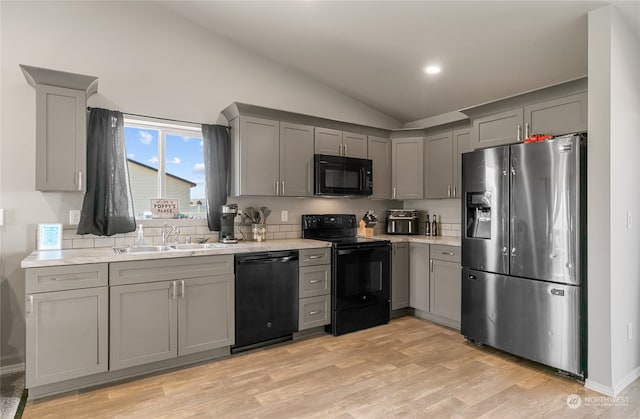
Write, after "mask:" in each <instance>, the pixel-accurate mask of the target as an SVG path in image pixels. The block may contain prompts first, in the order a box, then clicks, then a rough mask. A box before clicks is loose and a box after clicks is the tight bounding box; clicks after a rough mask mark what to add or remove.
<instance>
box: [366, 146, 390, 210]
mask: <svg viewBox="0 0 640 419" xmlns="http://www.w3.org/2000/svg"><path fill="white" fill-rule="evenodd" d="M367 153H368V154H367V155H368V159H370V160H372V161H373V194H372V195H371V198H373V199H391V140H389V139H388V138H379V137H372V136H369V139H368V144H367Z"/></svg>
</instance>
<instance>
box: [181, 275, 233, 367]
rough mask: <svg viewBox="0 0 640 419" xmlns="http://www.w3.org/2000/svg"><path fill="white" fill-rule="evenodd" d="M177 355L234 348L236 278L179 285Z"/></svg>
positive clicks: (209, 279) (213, 278)
mask: <svg viewBox="0 0 640 419" xmlns="http://www.w3.org/2000/svg"><path fill="white" fill-rule="evenodd" d="M176 282H177V283H178V286H179V290H178V355H180V356H181V355H188V354H192V353H195V352H201V351H206V350H209V349H215V348H221V347H224V346H231V345H233V344H234V336H235V329H234V322H233V317H234V301H235V296H234V276H233V275H218V276H211V277H206V278H192V279H184V280H181V281H176Z"/></svg>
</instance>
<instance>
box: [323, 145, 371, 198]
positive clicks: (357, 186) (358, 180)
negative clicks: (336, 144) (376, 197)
mask: <svg viewBox="0 0 640 419" xmlns="http://www.w3.org/2000/svg"><path fill="white" fill-rule="evenodd" d="M314 169H315V177H314V178H315V188H314V193H315V195H325V196H326V195H333V196H348V195H365V196H366V195H371V194H372V193H373V179H372V170H373V162H372V161H371V160H367V159H356V158H353V157H340V156H329V155H326V154H316V155H314Z"/></svg>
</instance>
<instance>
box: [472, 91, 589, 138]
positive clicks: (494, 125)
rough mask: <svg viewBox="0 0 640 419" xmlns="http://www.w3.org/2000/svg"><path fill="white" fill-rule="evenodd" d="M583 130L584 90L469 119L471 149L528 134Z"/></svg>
mask: <svg viewBox="0 0 640 419" xmlns="http://www.w3.org/2000/svg"><path fill="white" fill-rule="evenodd" d="M586 130H587V93H586V92H581V93H577V94H572V95H567V96H562V97H559V98H554V99H549V100H546V101H539V102H536V103H532V104H529V105H526V106H524V107H522V106H521V107H516V108H512V109H509V110H506V111H503V112H498V113H493V114H490V115H483V116H479V117H476V118H474V119H473V131H472V136H471V142H472V146H473V148H474V149H478V148H485V147H492V146H496V145H503V144H512V143H517V142H520V141H522V140H524V139H525V138H527V137H529V136H531V135H532V134H548V135H561V134H569V133H573V132H580V131H586Z"/></svg>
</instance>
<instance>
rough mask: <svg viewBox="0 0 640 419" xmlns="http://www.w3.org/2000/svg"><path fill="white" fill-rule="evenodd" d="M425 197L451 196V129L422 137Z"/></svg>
mask: <svg viewBox="0 0 640 419" xmlns="http://www.w3.org/2000/svg"><path fill="white" fill-rule="evenodd" d="M424 148H425V153H424V155H425V160H424V161H425V166H426V170H425V176H424V197H425V198H451V197H452V194H453V136H452V133H451V131H446V132H442V133H439V134H435V135H430V136H428V137H425V139H424Z"/></svg>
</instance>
